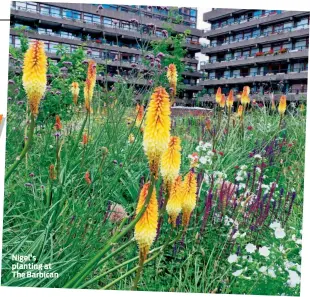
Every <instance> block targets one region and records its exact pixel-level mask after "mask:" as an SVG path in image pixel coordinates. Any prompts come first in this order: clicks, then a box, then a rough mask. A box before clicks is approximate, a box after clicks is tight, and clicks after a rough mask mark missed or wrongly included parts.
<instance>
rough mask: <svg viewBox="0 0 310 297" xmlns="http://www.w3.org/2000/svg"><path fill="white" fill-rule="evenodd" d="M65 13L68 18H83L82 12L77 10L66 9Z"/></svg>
mask: <svg viewBox="0 0 310 297" xmlns="http://www.w3.org/2000/svg"><path fill="white" fill-rule="evenodd" d="M63 15H64V17H66V18H68V19H73V20H78V19H81V13H80V12H78V11H76V10H69V9H64V10H63Z"/></svg>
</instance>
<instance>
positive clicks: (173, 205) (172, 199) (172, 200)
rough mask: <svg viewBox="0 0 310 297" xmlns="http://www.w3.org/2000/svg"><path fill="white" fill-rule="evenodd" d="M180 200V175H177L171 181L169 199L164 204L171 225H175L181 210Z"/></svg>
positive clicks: (181, 195) (181, 189) (181, 197)
mask: <svg viewBox="0 0 310 297" xmlns="http://www.w3.org/2000/svg"><path fill="white" fill-rule="evenodd" d="M182 201H183V186H182V177H181V176H180V175H179V176H178V177H177V178H176V179H175V180H174V182H173V183H172V186H171V191H170V195H169V200H168V202H167V206H166V210H167V213H168V215H169V223H171V224H172V226H173V227H175V226H176V219H177V217H178V215H179V214H180V212H181V210H182Z"/></svg>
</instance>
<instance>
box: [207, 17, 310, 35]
mask: <svg viewBox="0 0 310 297" xmlns="http://www.w3.org/2000/svg"><path fill="white" fill-rule="evenodd" d="M308 14H309V12H305V11H282V12H281V13H279V14H277V13H275V14H270V15H265V16H259V17H253V18H251V19H248V20H244V21H243V22H240V23H236V24H229V25H226V26H224V27H219V28H217V29H212V30H211V29H209V30H205V31H204V37H207V38H209V37H215V36H218V35H223V34H226V33H230V32H232V31H240V30H244V29H249V28H254V27H257V26H259V25H261V24H271V23H276V22H279V21H282V20H285V19H290V18H292V17H297V16H303V15H308Z"/></svg>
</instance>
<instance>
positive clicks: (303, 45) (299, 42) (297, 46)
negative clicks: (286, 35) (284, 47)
mask: <svg viewBox="0 0 310 297" xmlns="http://www.w3.org/2000/svg"><path fill="white" fill-rule="evenodd" d="M306 46H307V40H306V39H300V40H296V42H295V47H294V48H295V49H303V48H306Z"/></svg>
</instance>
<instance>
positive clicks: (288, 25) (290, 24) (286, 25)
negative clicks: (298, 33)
mask: <svg viewBox="0 0 310 297" xmlns="http://www.w3.org/2000/svg"><path fill="white" fill-rule="evenodd" d="M293 24H294V23H293V22H286V23H284V25H283V30H284V31H291V28H293Z"/></svg>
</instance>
